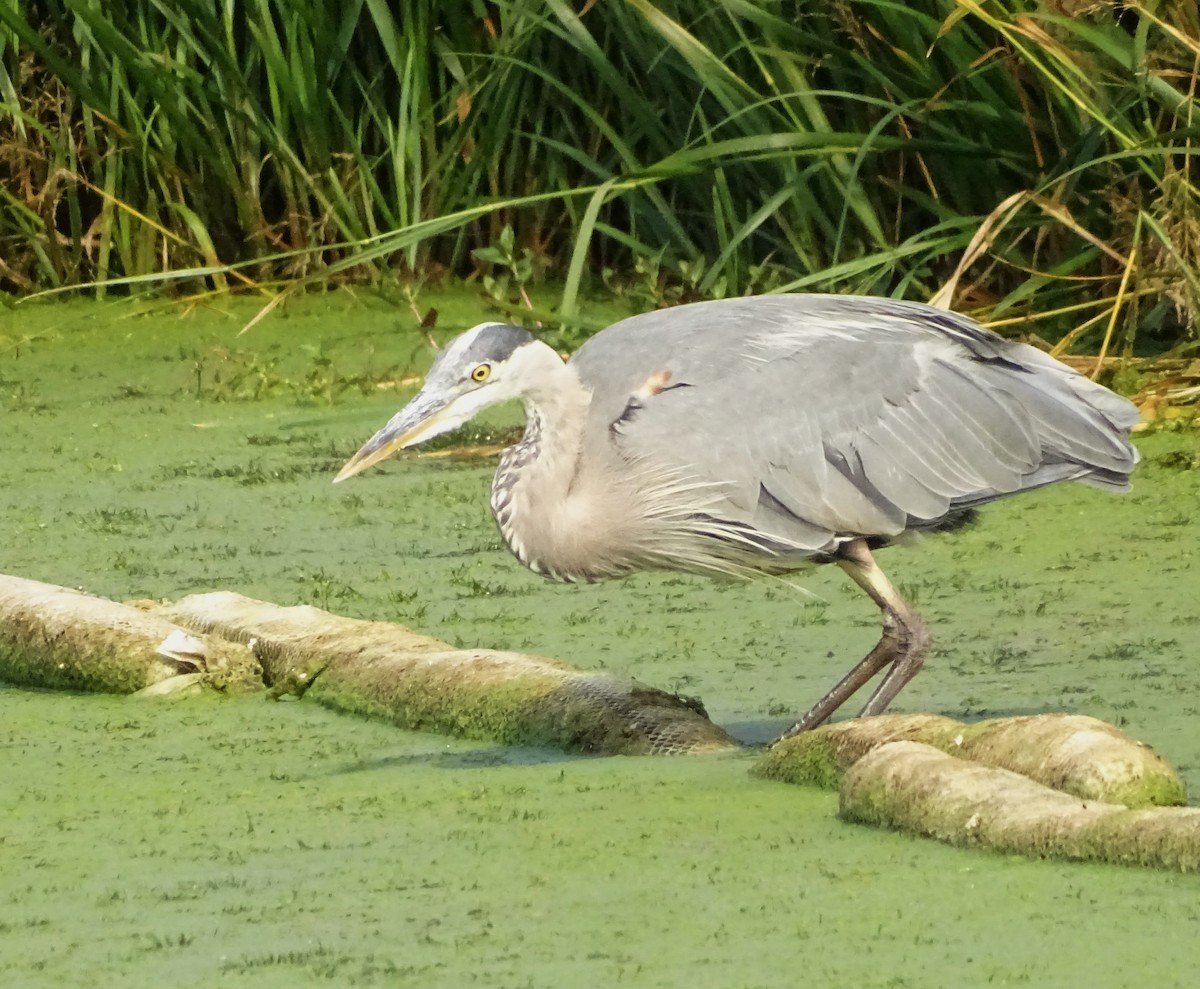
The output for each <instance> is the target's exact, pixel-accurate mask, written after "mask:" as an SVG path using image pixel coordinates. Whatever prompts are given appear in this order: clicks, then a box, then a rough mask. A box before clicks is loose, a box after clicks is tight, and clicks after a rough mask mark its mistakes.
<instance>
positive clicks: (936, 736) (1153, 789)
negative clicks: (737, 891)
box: [754, 714, 1187, 807]
mask: <svg viewBox="0 0 1200 989" xmlns="http://www.w3.org/2000/svg"><path fill="white" fill-rule="evenodd" d="M895 741H913V742H922V743H924V744H927V745H932V746H933V747H934V748H937V749H940V750H942V751H943V752H946V753H947V754H949V755H952V756H958V757H961V758H964V759H971V760H973V761H975V762H979V763H982V764H984V765H987V766H995V767H997V768H1001V769H1009V770H1012V771H1014V772H1017V773H1021V774H1022V775H1024V776H1027V777H1029V778H1030V779H1033V780H1036V781H1037V782H1039V783H1043V784H1045V785H1046V786H1049V787H1052V788H1053V789H1056V790H1062V791H1063V792H1065V793H1069V794H1073V795H1074V796H1076V797H1080V798H1082V799H1085V800H1102V801H1106V802H1108V803H1114V804H1122V805H1124V806H1127V807H1159V806H1173V805H1179V804H1184V803H1186V801H1187V795H1186V792H1185V790H1184V786H1183V783H1182V781H1181V780H1180V779H1179V776H1178V775H1177V774H1176V773H1175V771H1174V770H1173V769H1172V768H1171V767H1170V766H1169V765H1167V763H1166V762H1165V761H1164V760H1163V759H1162V758H1161V757H1160V756H1158V755H1157V754H1156V753H1155V752H1154V751H1153V750H1152V749H1151V748H1149V747H1148V746H1147V745H1145V744H1143V743H1142V742H1139V741H1137V740H1136V739H1133V738H1130V737H1129V736H1128V735H1126V734H1125V733H1124V732H1122V731H1120V730H1119V729H1117V728H1114V727H1113V726H1112V725H1109V724H1106V723H1105V722H1103V721H1099V720H1097V719H1096V718H1089V717H1085V716H1083V715H1068V714H1038V715H1028V716H1021V717H1013V718H996V719H993V720H990V721H981V722H978V723H977V724H971V725H968V724H964V723H962V722H959V721H955V720H953V719H952V718H944V717H940V716H938V715H932V714H912V715H904V714H896V715H891V714H884V715H879V716H877V717H871V718H856V719H854V720H851V721H843V722H839V723H838V724H835V725H826V726H824V727H821V728H818V729H816V730H814V731H811V732H806V733H804V734H802V735H797V736H795V737H794V738H790V739H787V740H785V741H783V742H780V743H779V744H778V745H776V746H775V747H774V748H772V749H771V750H769V751H768V752H767V753H766V754H765V755H764V756H763V757H762V759H761V760H760V761H759V763H758V764H757V765H756V767H755V769H754V772H755V773H756V774H757V775H759V776H763V777H765V778H768V779H777V780H781V781H783V782H788V783H804V784H808V785H812V786H822V787H825V788H828V789H834V788H836V787H837V786H838V784H839V782H840V781H841V779H842V777H843V776H844V775H845V773H846V772H847V771H848V770H849V769H850V767H851V766H853V765H854V764H855V763H857V762H858V760H859V759H861V758H863V756H865V755H866V754H867V753H868V752H871V751H873V750H874V749H877V748H879V747H880V746H881V745H886V744H888V743H889V742H895Z"/></svg>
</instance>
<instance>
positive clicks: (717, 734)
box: [159, 592, 737, 754]
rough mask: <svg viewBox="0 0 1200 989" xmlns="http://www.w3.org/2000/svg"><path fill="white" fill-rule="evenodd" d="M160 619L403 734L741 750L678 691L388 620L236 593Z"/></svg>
mask: <svg viewBox="0 0 1200 989" xmlns="http://www.w3.org/2000/svg"><path fill="white" fill-rule="evenodd" d="M159 613H160V614H161V615H162V616H163V617H165V618H168V619H169V620H171V621H173V622H178V623H179V624H181V625H186V626H188V627H190V628H193V629H197V630H200V631H205V632H215V633H216V634H219V635H223V636H225V637H227V638H230V639H234V640H236V641H239V642H245V643H247V644H249V645H250V646H251V648H252V649H253V650H254V652H255V655H256V656H257V657H258V659H259V661H260V662H261V663H262V667H263V671H264V675H265V678H266V682H267V683H268V684H269V685H270V686H271V687H272V689H273V690H274V691H276V692H277V693H287V692H291V693H296V694H301V693H302V694H304V695H305V696H306V697H310V698H312V699H314V700H316V701H318V702H319V703H321V704H325V705H327V706H329V707H332V708H335V709H337V710H340V711H347V712H350V713H354V714H361V715H366V716H370V717H375V718H382V719H385V720H388V721H391V722H392V723H394V724H397V725H400V726H401V727H404V728H412V729H420V730H426V731H438V732H447V733H450V734H455V735H463V736H466V737H469V738H479V739H487V740H490V741H498V742H505V743H510V744H512V743H519V744H530V745H552V746H556V747H559V748H563V749H566V750H568V751H574V752H590V753H606V754H646V753H655V754H660V753H691V752H706V751H713V750H717V749H725V748H732V747H734V746H735V745H736V744H737V743H736V742H735V741H734V740H733V739H732V738H731V737H730V736H729V735H727V734H726V733H725V732H724V731H722V730H721V729H720V728H718V727H717V726H716V725H714V724H713V723H712V722H711V721H709V720H708V718H707V717H706V716H705V715H704V713H703V710H702V709H699V705H697V704H695V703H693V702H689V701H687V700H685V699H682V698H680V697H677V696H675V695H674V694H668V693H665V692H663V691H660V690H655V689H653V688H650V687H644V686H642V685H640V684H637V683H633V682H630V681H623V680H618V679H615V678H612V677H607V676H603V675H599V674H587V673H581V672H579V671H577V670H573V669H571V668H570V667H568V666H566V665H565V664H563V663H560V662H557V661H554V660H549V659H541V658H538V657H533V656H526V655H523V654H520V653H512V652H500V651H495V650H489V649H467V650H456V649H451V648H449V647H448V646H447V645H446V644H445V643H442V642H438V641H437V640H436V639H430V638H427V637H426V636H422V635H417V634H415V633H413V632H411V631H410V630H408V629H406V628H404V627H403V626H400V625H393V624H390V623H387V622H373V621H363V620H360V619H354V618H344V617H342V616H340V615H334V614H330V613H329V612H326V611H321V610H320V609H318V608H311V607H293V608H285V607H280V606H278V605H274V604H269V603H267V602H263V601H255V600H253V599H251V598H246V597H242V596H241V595H238V594H232V593H227V592H218V593H212V594H198V595H193V596H191V597H188V598H184V599H183V600H181V601H179V602H177V603H176V604H174V605H168V606H165V607H164V608H162V609H161V610H160V612H159Z"/></svg>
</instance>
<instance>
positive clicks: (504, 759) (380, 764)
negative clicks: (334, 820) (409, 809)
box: [329, 745, 595, 776]
mask: <svg viewBox="0 0 1200 989" xmlns="http://www.w3.org/2000/svg"><path fill="white" fill-rule="evenodd" d="M590 758H595V757H594V756H586V755H578V754H574V753H568V752H559V751H557V750H555V749H543V748H536V747H534V746H528V745H513V746H507V745H495V746H489V747H487V748H482V749H466V750H463V751H457V752H408V753H404V754H403V755H383V756H378V757H376V758H372V759H359V760H358V761H356V762H351V763H347V764H345V765H343V766H340V767H338V768H337V769H334V770H331V771H330V774H329V775H331V776H339V775H343V774H348V773H367V772H378V771H380V770H389V769H405V768H409V767H420V768H428V769H486V768H489V767H492V766H496V767H500V766H539V765H553V764H554V763H560V762H578V761H580V760H583V759H590Z"/></svg>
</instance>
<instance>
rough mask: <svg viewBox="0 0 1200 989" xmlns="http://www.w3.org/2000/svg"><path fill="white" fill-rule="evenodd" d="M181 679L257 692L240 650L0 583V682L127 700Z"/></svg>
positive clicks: (114, 609) (76, 597)
mask: <svg viewBox="0 0 1200 989" xmlns="http://www.w3.org/2000/svg"><path fill="white" fill-rule="evenodd" d="M186 673H198V674H200V677H199V678H198V679H199V681H201V682H203V684H204V685H205V686H207V687H211V688H215V689H218V690H235V691H236V690H255V689H261V686H262V680H261V670H260V668H259V665H258V662H257V660H255V658H254V655H253V653H252V652H251V651H250V650H249V649H247V648H246V647H245V646H242V645H238V644H236V643H233V642H227V641H225V640H224V639H221V638H215V637H212V636H204V635H200V636H197V635H194V634H191V635H189V634H187V633H185V632H184V631H183V630H181V629H180V628H179V627H178V626H176V625H174V624H172V623H171V622H169V621H167V620H166V619H165V618H163V617H161V616H158V615H153V614H147V613H146V612H145V611H141V610H139V609H137V608H131V607H129V606H127V605H123V604H117V603H116V602H115V601H109V600H106V599H105V598H98V597H93V596H92V595H90V594H83V593H81V592H79V591H72V590H69V589H67V588H65V587H57V586H55V585H53V584H43V583H40V582H39V581H36V580H25V579H24V578H22V577H10V576H5V575H0V680H4V681H7V682H8V683H14V684H20V685H23V686H29V687H44V688H49V689H55V690H90V691H104V692H108V693H118V694H130V693H134V692H136V691H140V690H144V689H145V688H147V687H150V686H152V685H154V684H157V683H160V682H162V681H166V680H169V679H170V678H172V677H175V676H178V675H180V674H186Z"/></svg>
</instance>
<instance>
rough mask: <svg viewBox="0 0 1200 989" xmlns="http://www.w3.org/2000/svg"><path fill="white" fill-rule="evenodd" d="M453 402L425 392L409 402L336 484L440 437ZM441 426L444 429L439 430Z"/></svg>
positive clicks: (345, 468)
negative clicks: (413, 447) (434, 437)
mask: <svg viewBox="0 0 1200 989" xmlns="http://www.w3.org/2000/svg"><path fill="white" fill-rule="evenodd" d="M452 405H453V403H449V404H447V403H446V402H445V401H444V400H438V399H433V398H431V397H430V396H428V395H425V394H424V393H420V392H419V393H418V394H417V396H416V397H415V398H414V399H413V400H412V401H411V402H409V403H408V404H407V405H406V406H404V408H403V409H401V410H400V411H399V412H397V413H396V414H395V415H394V416H392V418H391V420H390V421H389V422H388V424H387V425H386V426H384V427H383V428H382V429H381V430H379V432H377V433H376V434H375V435H374V436H372V437H371V438H370V439H369V440H367V442H366V443H364V444H363V446H362V449H361V450H359V451H358V453H356V454H355V455H354V456H353V457H351V458H350V459H349V460H347V461H346V463H345V465H344V466H343V467H342V469H341V470H340V471H338V476H337V477H335V478H334V479H333V483H334V484H337V483H338V482H339V481H344V480H346V478H348V477H353V476H354V475H355V474H359V473H361V472H362V471H364V470H366V469H367V468H368V467H372V466H374V465H375V464H377V463H379V461H381V460H386V459H387V458H388V457H390V456H391V455H392V454H393V453H395V452H396V451H397V450H403V449H404V448H405V447H408V446H414V445H415V444H417V443H420V442H421V441H422V440H426V439H429V438H430V437H432V436H436V435H437V434H438V433H441V432H444V431H445V428H446V427H445V420H446V419H447V418H449V416H448V413H449V412H450V408H451V406H452ZM439 427H441V428H439Z"/></svg>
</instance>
